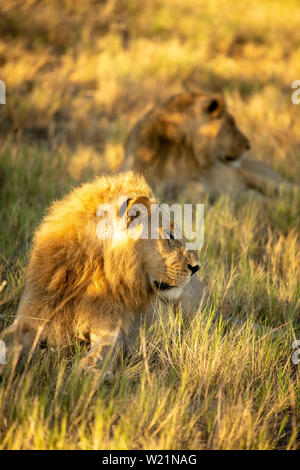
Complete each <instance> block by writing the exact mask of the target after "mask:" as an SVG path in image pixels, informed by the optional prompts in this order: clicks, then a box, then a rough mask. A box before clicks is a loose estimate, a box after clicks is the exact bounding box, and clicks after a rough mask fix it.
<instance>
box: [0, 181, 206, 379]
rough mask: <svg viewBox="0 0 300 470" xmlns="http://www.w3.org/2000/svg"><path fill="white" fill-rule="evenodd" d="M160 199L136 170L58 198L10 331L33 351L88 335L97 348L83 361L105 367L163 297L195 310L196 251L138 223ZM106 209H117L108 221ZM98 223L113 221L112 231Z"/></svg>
mask: <svg viewBox="0 0 300 470" xmlns="http://www.w3.org/2000/svg"><path fill="white" fill-rule="evenodd" d="M124 196H126V197H125V199H124ZM122 200H124V202H123V203H122V204H121V205H120V201H122ZM154 203H157V201H156V199H155V198H154V196H153V194H152V191H151V189H150V187H149V186H148V184H147V183H146V181H145V179H144V178H143V177H142V176H140V175H138V174H135V173H133V172H128V173H123V174H122V173H121V174H119V175H115V176H102V177H99V178H97V179H96V180H95V181H94V182H91V183H86V184H83V185H82V186H80V187H78V188H76V189H74V190H73V191H72V192H71V193H70V194H68V195H66V196H65V197H64V198H63V199H62V200H60V201H55V202H54V203H52V205H51V206H50V209H49V211H48V214H47V215H46V216H45V218H44V220H43V221H42V223H41V225H40V226H39V227H38V229H37V230H36V232H35V235H34V240H33V246H32V250H31V254H30V260H29V264H28V267H27V269H26V273H25V287H24V292H23V295H22V297H21V301H20V304H19V308H18V312H17V317H16V320H15V322H14V324H13V325H12V327H10V328H9V329H8V330H7V332H6V333H9V332H10V333H13V336H15V338H17V341H18V344H21V345H22V347H23V349H27V350H28V349H30V348H31V347H32V345H33V344H35V343H34V342H36V343H38V342H40V341H46V342H47V343H48V344H49V345H51V346H54V347H64V346H67V345H70V344H71V343H72V341H73V340H74V339H79V340H87V341H88V342H89V343H90V346H91V347H90V350H89V351H88V353H87V354H86V355H85V356H84V357H83V358H82V359H81V367H82V368H83V369H84V370H86V369H89V368H92V370H93V368H97V367H98V368H101V367H102V365H103V361H104V360H105V357H106V353H107V351H110V350H112V349H113V350H114V351H117V350H119V349H120V345H126V344H129V343H130V341H133V340H134V339H135V337H136V334H137V332H138V330H139V325H140V322H142V323H143V321H144V319H146V321H148V323H149V322H150V323H151V322H152V321H153V312H154V305H155V303H156V302H157V300H158V299H161V300H162V302H164V303H168V302H169V301H170V302H172V304H173V305H174V306H176V305H177V304H178V302H180V301H181V300H183V301H185V305H186V307H187V310H190V309H191V307H193V308H194V311H196V310H197V308H198V306H199V302H198V300H195V301H194V298H192V297H194V294H195V292H196V293H197V296H198V298H199V299H200V298H201V295H202V283H201V282H200V280H199V279H198V278H197V277H196V276H193V274H195V273H196V272H197V271H198V269H199V263H198V260H197V258H196V256H195V254H194V253H193V252H191V251H188V250H187V249H186V248H185V245H184V241H183V240H180V239H176V238H174V236H173V234H172V230H173V229H172V225H170V227H171V228H169V232H168V233H166V230H165V228H164V227H158V230H159V238H158V239H151V238H150V233H149V234H148V235H149V236H148V237H147V238H142V237H141V236H140V228H141V224H135V225H134V224H133V223H132V222H134V221H137V220H136V219H137V214H139V212H137V211H136V210H135V209H136V208H140V207H142V208H145V211H146V212H145V213H146V218H147V219H148V218H149V217H150V216H151V211H150V209H151V205H152V204H154ZM108 205H110V206H108ZM107 207H112V208H115V209H116V214H118V215H116V219H113V221H112V222H113V223H112V225H108V226H107V220H109V219H107V215H108V214H107V212H106V211H107ZM99 208H100V209H102V208H104V209H105V210H104V212H103V210H102V211H101V210H100V211H99ZM144 215H145V214H144ZM110 222H111V221H110ZM130 224H131V225H133V227H132V228H131V232H129V226H130ZM150 226H151V224H150V223H149V224H147V225H146V227H147V230H150ZM99 227H100V229H101V228H104V232H105V228H106V227H108V229H109V230H110V233H109V236H107V237H104V236H103V233H104V232H101V230H99ZM100 233H102V236H101V237H100V236H99V234H100ZM192 276H193V279H191V278H192ZM193 283H194V287H193V294H189V293H188V289H189V288H190V286H192V285H193ZM195 286H196V287H195ZM193 302H194V305H192V304H193ZM195 302H196V303H195ZM112 367H113V366H112V364H110V365H108V368H107V373H109V371H110V374H112V372H111V369H112Z"/></svg>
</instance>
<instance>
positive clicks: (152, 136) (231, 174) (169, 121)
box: [122, 92, 292, 202]
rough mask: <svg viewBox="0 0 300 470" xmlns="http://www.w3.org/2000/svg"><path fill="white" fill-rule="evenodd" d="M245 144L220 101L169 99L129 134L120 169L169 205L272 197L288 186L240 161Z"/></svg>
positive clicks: (203, 96) (201, 96) (192, 96)
mask: <svg viewBox="0 0 300 470" xmlns="http://www.w3.org/2000/svg"><path fill="white" fill-rule="evenodd" d="M249 149H250V144H249V141H248V139H247V138H246V137H245V136H244V134H243V133H242V132H241V131H240V130H239V128H238V127H237V125H236V123H235V120H234V118H233V116H231V115H230V114H229V112H228V111H227V108H226V104H225V102H224V99H223V98H222V97H220V96H218V95H213V94H207V93H203V92H185V93H181V94H178V95H175V96H173V97H171V98H170V99H169V100H168V101H167V102H165V103H163V104H162V105H160V106H157V107H155V108H153V109H152V110H151V111H150V112H148V113H147V114H146V115H145V116H143V117H142V118H141V119H140V120H139V121H138V122H137V123H136V125H135V126H134V128H133V130H132V131H131V133H130V135H129V137H128V140H127V144H126V151H125V157H124V161H123V164H122V169H126V170H128V169H134V170H137V171H139V172H141V173H142V174H143V175H144V176H145V177H146V179H147V181H148V182H149V183H150V184H151V186H152V187H153V188H154V189H155V190H156V191H157V192H159V193H160V194H163V195H164V197H166V198H167V199H168V200H174V199H176V198H177V197H178V195H183V196H186V197H185V198H186V199H187V200H189V201H190V202H198V201H199V198H200V199H201V198H202V199H203V198H204V196H205V195H209V197H210V199H211V200H214V199H215V198H216V197H218V196H219V195H221V194H224V193H230V192H232V193H234V192H235V193H238V192H241V191H244V190H246V189H247V188H251V189H256V190H259V191H260V192H273V191H276V190H278V188H279V187H280V186H281V187H283V188H284V189H287V188H288V189H290V188H291V187H292V185H291V184H290V183H288V182H286V181H284V180H283V178H281V177H280V176H279V175H278V174H277V173H276V172H275V171H274V170H273V169H272V168H271V167H269V166H268V165H266V164H264V163H263V162H260V161H258V160H254V159H249V158H246V157H245V156H244V154H245V152H246V151H247V150H249Z"/></svg>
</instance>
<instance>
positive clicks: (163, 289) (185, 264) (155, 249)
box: [144, 231, 200, 300]
mask: <svg viewBox="0 0 300 470" xmlns="http://www.w3.org/2000/svg"><path fill="white" fill-rule="evenodd" d="M164 235H165V236H167V237H168V238H167V239H163V238H160V239H158V240H149V241H148V244H147V245H148V246H147V245H146V244H145V245H144V253H145V269H146V272H147V275H148V276H149V282H150V285H151V287H152V289H153V290H154V291H155V292H156V293H157V294H158V296H159V297H161V298H166V299H169V300H171V299H177V298H178V297H179V296H180V295H181V293H182V290H183V289H184V287H185V286H186V285H187V284H188V282H189V281H190V278H191V276H192V275H193V274H194V273H196V272H197V271H198V270H199V267H200V265H199V262H198V260H197V258H196V256H195V255H194V254H193V253H192V252H189V251H187V250H186V249H185V247H184V244H183V242H182V241H181V240H176V239H175V238H174V235H173V233H172V231H171V232H169V233H165V234H164Z"/></svg>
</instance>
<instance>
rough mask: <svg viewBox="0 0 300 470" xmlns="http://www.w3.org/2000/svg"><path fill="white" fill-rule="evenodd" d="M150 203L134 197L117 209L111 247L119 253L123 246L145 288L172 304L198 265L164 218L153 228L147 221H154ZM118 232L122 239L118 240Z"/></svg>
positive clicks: (172, 223) (146, 199) (176, 231)
mask: <svg viewBox="0 0 300 470" xmlns="http://www.w3.org/2000/svg"><path fill="white" fill-rule="evenodd" d="M152 202H154V203H155V201H154V200H153V201H150V200H149V199H148V198H147V197H145V196H138V197H135V198H133V199H130V198H129V199H128V200H127V201H126V203H124V204H126V209H124V207H123V208H122V207H121V209H120V210H119V214H121V219H120V220H119V223H118V226H119V228H118V231H117V232H118V233H117V238H116V242H115V244H114V246H115V248H116V249H118V248H120V249H121V250H124V246H126V247H127V250H128V251H127V253H128V257H129V258H130V257H132V258H134V259H136V260H137V262H138V264H139V266H140V271H142V274H143V276H144V277H145V282H146V283H147V284H148V285H149V287H150V288H151V289H152V290H153V291H154V292H156V293H157V294H158V296H159V297H160V298H165V299H169V300H174V299H177V298H178V297H179V296H180V295H181V293H182V290H183V288H184V287H185V286H186V285H187V283H188V282H189V280H190V278H191V276H192V275H193V274H194V273H196V272H197V271H198V270H199V267H200V264H199V261H198V259H197V257H196V255H195V254H194V252H192V251H189V250H187V249H186V247H185V243H184V239H183V237H182V236H181V238H178V237H180V231H178V230H175V228H174V222H173V221H172V220H171V219H169V218H168V216H167V217H165V218H164V219H163V221H162V220H161V218H159V219H157V220H159V222H158V224H157V225H156V223H155V224H151V217H154V216H153V213H154V212H153V205H152ZM124 204H123V205H124ZM155 206H156V207H158V206H159V205H158V204H155ZM151 208H152V211H151ZM124 222H125V223H124ZM121 232H122V233H123V236H120V234H121ZM130 253H131V254H130ZM129 261H130V260H128V262H129Z"/></svg>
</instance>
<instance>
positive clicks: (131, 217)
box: [129, 211, 141, 220]
mask: <svg viewBox="0 0 300 470" xmlns="http://www.w3.org/2000/svg"><path fill="white" fill-rule="evenodd" d="M140 215H141V213H140V211H137V212H136V213H135V214H134V215H130V216H129V219H130V220H134V219H137V218H138V217H139V216H140Z"/></svg>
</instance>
